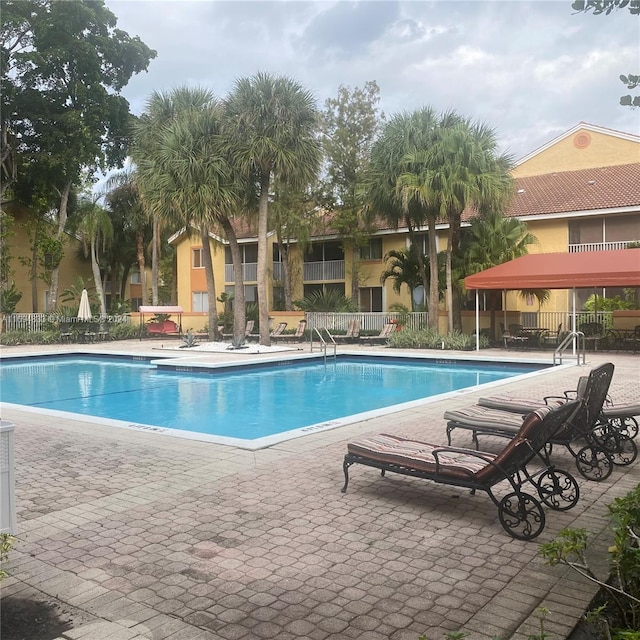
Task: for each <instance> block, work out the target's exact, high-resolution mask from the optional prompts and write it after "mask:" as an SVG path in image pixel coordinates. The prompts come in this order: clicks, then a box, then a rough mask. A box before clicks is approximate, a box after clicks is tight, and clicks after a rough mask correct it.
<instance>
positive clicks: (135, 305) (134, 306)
mask: <svg viewBox="0 0 640 640" xmlns="http://www.w3.org/2000/svg"><path fill="white" fill-rule="evenodd" d="M130 302H131V311H140V306H141V305H142V298H131V299H130Z"/></svg>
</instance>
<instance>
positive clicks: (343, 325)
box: [307, 311, 429, 332]
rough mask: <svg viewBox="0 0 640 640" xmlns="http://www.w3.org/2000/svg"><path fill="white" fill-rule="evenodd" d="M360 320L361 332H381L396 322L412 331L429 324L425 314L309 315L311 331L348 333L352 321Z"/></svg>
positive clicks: (358, 313) (316, 313) (317, 313)
mask: <svg viewBox="0 0 640 640" xmlns="http://www.w3.org/2000/svg"><path fill="white" fill-rule="evenodd" d="M354 319H357V320H360V331H380V329H382V327H383V326H384V325H385V323H387V322H396V323H398V324H401V325H403V326H405V327H408V328H411V329H424V328H426V327H427V325H428V324H429V316H428V314H427V313H426V312H423V313H409V314H405V313H391V312H387V313H385V312H375V311H373V312H364V311H363V312H356V313H329V312H320V311H314V312H309V313H307V326H308V327H309V329H311V330H313V329H328V330H329V331H330V332H333V331H346V330H347V328H348V326H349V322H350V321H351V320H354Z"/></svg>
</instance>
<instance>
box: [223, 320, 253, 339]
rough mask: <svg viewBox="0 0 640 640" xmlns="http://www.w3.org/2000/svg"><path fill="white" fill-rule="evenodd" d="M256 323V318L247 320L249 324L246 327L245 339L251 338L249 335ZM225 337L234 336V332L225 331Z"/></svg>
mask: <svg viewBox="0 0 640 640" xmlns="http://www.w3.org/2000/svg"><path fill="white" fill-rule="evenodd" d="M255 324H256V321H255V320H247V324H246V325H245V327H244V337H245V340H248V339H249V336H250V335H251V333H252V331H253V327H254V325H255ZM222 337H223V339H224V338H233V333H223V334H222Z"/></svg>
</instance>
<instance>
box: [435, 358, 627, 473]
mask: <svg viewBox="0 0 640 640" xmlns="http://www.w3.org/2000/svg"><path fill="white" fill-rule="evenodd" d="M613 369H614V367H613V364H611V363H606V364H603V365H601V366H599V367H596V368H595V369H593V370H592V371H591V373H590V374H589V376H588V377H587V378H586V380H585V382H584V391H583V395H582V396H581V398H580V399H579V400H578V402H579V403H580V410H579V411H577V412H576V414H575V415H574V416H573V417H572V419H571V420H569V421H567V422H566V424H565V425H564V427H563V429H561V430H560V431H558V433H556V434H555V435H554V437H553V439H552V440H551V444H552V445H553V444H557V445H562V446H564V447H566V448H567V450H568V451H569V453H571V455H572V456H573V457H574V458H575V461H576V466H577V468H578V471H579V472H580V473H581V474H582V475H583V476H584V477H585V478H587V479H589V480H595V481H601V480H605V479H606V478H608V477H609V476H610V475H611V472H612V471H613V465H614V464H616V465H628V464H631V462H633V461H634V460H635V459H636V457H637V453H638V449H637V447H636V444H635V442H633V440H632V439H631V438H629V437H628V436H627V435H625V434H624V433H620V432H619V431H618V430H617V429H615V428H614V427H612V425H611V424H610V423H608V422H607V421H603V420H602V407H603V405H604V403H605V400H606V397H607V392H608V390H609V385H610V384H611V379H612V377H613ZM564 404H566V403H563V404H561V405H560V406H564ZM444 417H445V419H446V420H447V440H448V442H449V444H451V433H452V431H453V430H454V429H466V430H469V431H471V432H472V439H473V442H474V444H475V446H476V448H477V447H478V446H479V443H478V436H501V437H506V438H513V437H514V436H516V435H517V434H518V432H519V429H520V427H521V425H522V420H523V418H526V416H523V415H522V414H520V413H513V412H510V411H504V410H498V409H494V408H491V407H486V406H480V405H474V406H471V407H467V408H464V409H458V410H453V411H446V412H445V414H444ZM576 448H577V450H576Z"/></svg>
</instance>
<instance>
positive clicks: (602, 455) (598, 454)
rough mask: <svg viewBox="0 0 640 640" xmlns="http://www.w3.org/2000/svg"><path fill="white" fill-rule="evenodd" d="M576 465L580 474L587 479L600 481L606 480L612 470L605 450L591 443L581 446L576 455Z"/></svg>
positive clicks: (611, 464)
mask: <svg viewBox="0 0 640 640" xmlns="http://www.w3.org/2000/svg"><path fill="white" fill-rule="evenodd" d="M576 467H578V471H579V472H580V474H581V475H582V476H584V477H585V478H586V479H587V480H593V481H594V482H602V481H603V480H606V479H607V478H608V477H609V476H610V475H611V472H612V471H613V463H612V462H611V458H609V456H608V455H607V454H606V452H605V451H603V450H602V449H600V448H598V447H594V446H592V445H587V446H586V447H582V449H580V451H578V454H577V455H576Z"/></svg>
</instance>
